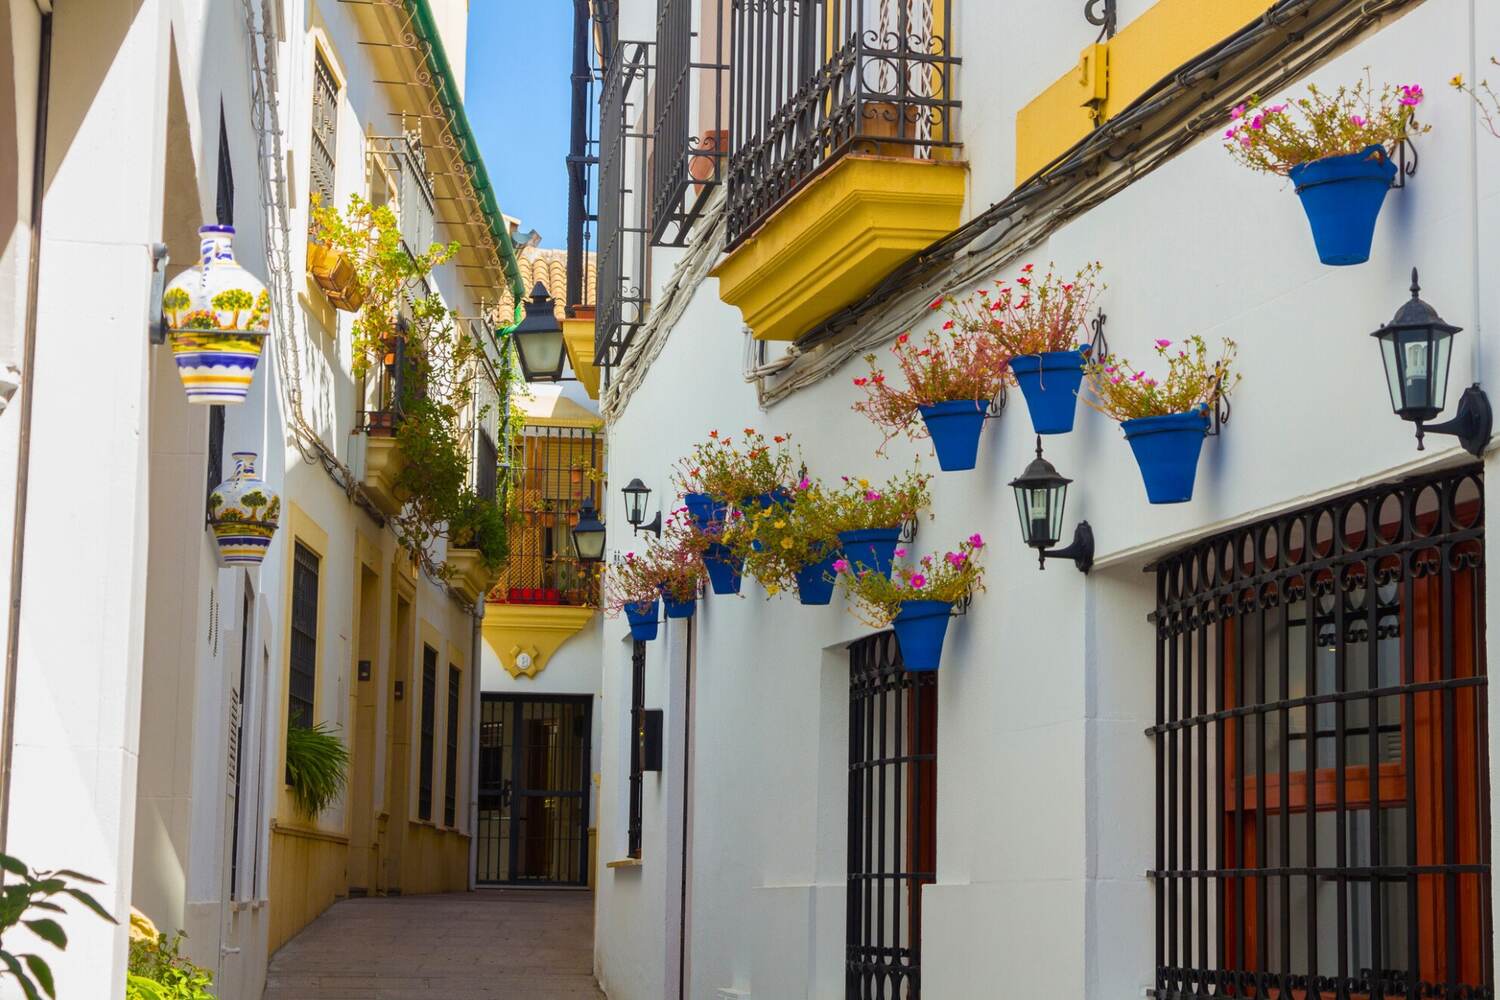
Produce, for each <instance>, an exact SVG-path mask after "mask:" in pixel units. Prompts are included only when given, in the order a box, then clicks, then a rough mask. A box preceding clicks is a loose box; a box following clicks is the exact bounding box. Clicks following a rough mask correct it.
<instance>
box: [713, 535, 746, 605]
mask: <svg viewBox="0 0 1500 1000" xmlns="http://www.w3.org/2000/svg"><path fill="white" fill-rule="evenodd" d="M703 568H704V569H706V570H708V585H709V588H710V589H711V590H712V591H713V592H714V593H715V594H738V593H739V592H740V579H741V574H742V573H743V572H744V569H745V560H743V559H736V558H735V555H734V550H733V549H731V548H730V547H729V546H727V545H720V544H719V543H718V542H713V543H711V544H710V545H709V546H708V551H707V552H704V553H703Z"/></svg>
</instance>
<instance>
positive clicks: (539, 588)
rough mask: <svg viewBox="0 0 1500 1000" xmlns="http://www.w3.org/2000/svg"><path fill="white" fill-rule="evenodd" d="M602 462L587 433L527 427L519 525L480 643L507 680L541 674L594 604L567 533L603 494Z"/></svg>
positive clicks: (590, 577) (594, 583)
mask: <svg viewBox="0 0 1500 1000" xmlns="http://www.w3.org/2000/svg"><path fill="white" fill-rule="evenodd" d="M603 461H604V443H603V440H602V438H601V437H600V436H599V435H598V434H597V433H595V432H594V430H592V429H591V428H587V427H575V426H549V425H541V426H528V427H527V428H526V433H525V435H524V436H523V438H522V442H521V454H520V463H521V469H520V472H519V474H518V476H517V481H516V485H515V487H514V488H515V489H516V490H517V491H518V496H517V501H518V504H519V507H520V524H519V525H517V526H515V527H513V528H512V529H511V546H510V558H509V559H508V560H507V562H506V566H505V571H504V572H503V573H502V574H501V576H500V580H499V582H498V583H496V585H495V586H494V588H493V589H492V590H491V591H490V594H489V603H488V605H487V606H486V610H485V618H484V634H485V639H486V641H488V642H489V643H490V645H491V648H493V649H494V651H495V654H496V655H497V656H498V657H499V659H500V662H501V664H502V665H503V666H504V667H505V669H506V670H507V671H509V672H510V674H511V675H512V676H522V675H525V676H535V675H536V674H537V673H539V672H540V671H541V670H542V669H543V668H545V667H546V665H547V661H548V659H549V658H550V657H551V656H552V654H553V653H554V652H556V651H557V649H558V647H559V646H561V645H562V644H563V642H565V641H566V640H567V639H568V638H569V637H570V636H572V635H573V634H575V633H576V632H578V631H579V630H580V629H582V628H583V627H584V626H585V625H587V624H588V622H589V620H590V619H591V618H593V616H594V612H595V610H596V609H597V608H598V606H599V581H598V577H597V576H596V575H595V574H594V573H592V572H590V571H589V570H588V569H586V568H585V567H583V566H580V565H579V564H578V561H577V559H576V558H574V555H573V545H572V538H571V532H572V527H573V525H574V524H575V523H576V522H577V520H578V510H579V508H580V507H581V506H582V505H583V501H584V500H585V499H586V498H587V499H591V500H593V501H595V503H597V502H598V500H599V499H600V497H601V492H602V491H601V488H600V486H599V484H598V483H597V482H595V481H594V480H593V478H592V475H591V473H592V472H593V470H597V469H600V468H602V467H603Z"/></svg>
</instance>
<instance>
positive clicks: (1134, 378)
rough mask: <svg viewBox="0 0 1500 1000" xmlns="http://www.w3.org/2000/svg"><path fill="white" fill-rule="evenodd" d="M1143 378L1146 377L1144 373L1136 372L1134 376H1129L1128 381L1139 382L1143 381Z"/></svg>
mask: <svg viewBox="0 0 1500 1000" xmlns="http://www.w3.org/2000/svg"><path fill="white" fill-rule="evenodd" d="M1145 377H1146V373H1145V372H1136V373H1135V374H1134V375H1132V376H1130V381H1132V382H1139V381H1140V380H1141V379H1143V378H1145Z"/></svg>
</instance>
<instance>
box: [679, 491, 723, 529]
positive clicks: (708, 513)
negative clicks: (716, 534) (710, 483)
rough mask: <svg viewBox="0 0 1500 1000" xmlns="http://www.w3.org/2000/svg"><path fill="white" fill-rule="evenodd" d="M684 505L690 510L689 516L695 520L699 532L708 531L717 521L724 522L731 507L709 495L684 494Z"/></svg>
mask: <svg viewBox="0 0 1500 1000" xmlns="http://www.w3.org/2000/svg"><path fill="white" fill-rule="evenodd" d="M682 505H683V506H684V507H686V508H687V509H688V516H689V517H691V518H692V519H693V523H694V524H695V525H697V527H698V530H699V531H707V530H708V526H709V525H710V524H713V523H714V522H716V521H718V522H722V521H723V520H724V515H725V512H726V511H727V509H728V506H729V505H728V504H722V503H719V502H718V501H716V500H714V498H713V497H712V496H710V495H708V494H707V493H684V494H683V496H682Z"/></svg>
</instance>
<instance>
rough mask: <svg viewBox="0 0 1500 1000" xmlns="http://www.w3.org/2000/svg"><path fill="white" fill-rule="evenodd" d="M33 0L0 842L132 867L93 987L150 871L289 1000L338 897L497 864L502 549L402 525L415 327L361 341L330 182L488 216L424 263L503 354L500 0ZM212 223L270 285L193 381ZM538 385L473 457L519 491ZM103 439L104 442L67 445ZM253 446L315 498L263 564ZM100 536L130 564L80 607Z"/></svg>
mask: <svg viewBox="0 0 1500 1000" xmlns="http://www.w3.org/2000/svg"><path fill="white" fill-rule="evenodd" d="M0 20H4V22H5V27H6V44H5V45H4V46H3V48H4V53H5V57H6V58H7V59H8V60H9V65H8V67H7V71H6V76H7V79H11V78H13V79H14V81H15V87H14V88H13V89H8V90H7V94H8V95H10V94H13V95H14V100H12V99H11V97H10V96H7V98H6V101H5V102H4V103H5V105H6V109H7V110H6V112H5V115H6V118H7V120H8V124H7V125H6V126H5V129H6V134H7V135H10V134H11V133H12V132H13V133H14V139H15V141H13V142H7V143H4V144H0V146H3V147H4V152H3V153H0V161H3V167H0V170H3V187H4V190H5V192H6V201H5V203H6V210H5V211H6V214H5V216H4V220H3V221H4V223H5V227H6V228H5V234H6V242H5V244H4V257H3V264H0V289H3V291H0V303H3V309H4V311H5V315H6V316H7V317H8V318H9V319H13V320H14V322H6V323H4V324H0V325H3V326H4V327H5V329H6V338H7V339H6V340H5V341H4V342H3V343H0V369H3V370H5V371H6V372H8V373H9V374H8V375H7V379H8V381H7V383H6V386H7V392H6V393H5V395H6V398H7V399H8V400H9V403H10V405H8V406H7V407H6V408H5V410H4V412H3V414H0V465H3V466H4V467H5V468H7V469H16V470H18V475H16V476H12V475H4V476H0V479H3V481H4V484H5V485H4V487H3V492H4V502H5V503H6V504H7V505H8V506H7V510H10V509H12V505H13V506H14V509H15V510H16V517H15V519H14V524H15V525H16V526H17V527H18V529H19V530H18V531H14V532H12V531H7V532H5V533H3V534H0V553H3V554H4V562H5V565H6V566H7V567H8V569H9V570H10V572H9V573H8V574H7V575H6V580H7V583H6V584H5V586H6V587H7V594H8V596H9V597H10V599H11V600H10V601H9V602H8V606H9V607H11V608H12V609H13V613H12V615H11V616H10V617H9V619H8V623H7V625H6V626H4V628H5V633H4V634H5V637H6V642H7V653H8V656H7V669H6V673H5V675H4V679H3V690H4V694H5V698H6V714H5V718H4V723H3V730H4V742H3V747H0V750H3V753H4V760H3V765H4V773H5V775H6V779H5V785H6V787H5V788H4V796H3V800H4V802H5V810H4V816H5V822H4V824H3V830H0V843H3V850H4V851H5V852H6V853H9V854H12V855H15V856H17V857H19V858H21V859H22V860H24V861H25V862H26V863H27V864H30V865H32V866H34V867H36V868H40V869H50V868H69V869H74V870H78V871H82V872H85V873H87V874H89V875H91V876H94V877H96V878H99V879H101V880H102V882H103V885H102V886H100V888H99V893H98V895H99V897H100V899H101V901H102V902H103V904H104V905H105V906H106V907H107V908H108V909H109V910H110V911H111V912H112V913H113V914H114V915H115V916H116V917H117V918H118V921H119V923H118V924H117V925H116V926H113V927H111V926H108V925H106V924H105V923H104V922H103V921H97V920H93V919H92V918H89V917H87V915H86V914H81V913H80V914H78V915H70V916H69V917H68V920H67V929H68V933H69V937H70V945H69V947H68V949H67V951H66V952H65V953H64V954H63V955H61V956H60V957H58V958H57V959H56V960H55V961H53V962H52V965H53V969H54V970H55V971H56V972H57V991H58V994H59V995H61V996H69V997H85V996H88V997H119V996H122V995H123V991H124V974H125V966H126V955H127V930H128V925H129V919H128V918H129V916H130V912H131V909H132V906H134V907H135V908H137V909H138V910H140V911H141V912H142V913H144V914H145V915H146V916H147V917H149V918H150V919H151V920H152V921H153V922H154V923H155V924H156V925H157V926H158V927H159V928H160V929H162V930H163V931H166V932H168V933H169V934H170V933H172V932H174V931H176V930H177V929H182V930H185V931H186V932H187V936H186V938H185V940H184V942H183V952H184V954H185V955H186V956H187V957H189V958H191V959H192V960H193V961H194V962H196V963H197V964H198V965H200V966H203V967H205V968H207V969H208V970H210V971H211V972H213V973H214V977H215V985H214V987H213V989H214V993H215V995H216V996H220V997H224V998H246V1000H256V998H259V997H260V995H261V992H262V989H263V987H264V983H265V979H266V969H267V963H268V958H269V956H270V954H271V953H272V952H274V951H275V950H276V949H277V948H278V947H280V946H281V945H282V944H283V943H285V942H286V941H287V940H288V939H289V938H291V937H292V936H293V935H294V934H296V933H297V932H298V931H299V930H300V929H301V928H302V927H304V926H305V925H306V924H307V923H309V922H310V921H311V920H313V919H314V918H315V917H317V916H318V915H319V914H320V913H321V912H322V911H323V910H324V909H326V908H327V907H328V906H329V905H330V904H331V903H332V902H333V901H334V900H336V899H338V898H342V897H346V896H350V895H362V894H397V893H402V894H414V893H425V892H439V891H453V890H465V889H467V888H469V887H470V886H471V884H472V878H471V873H472V867H473V862H474V858H473V848H474V836H473V833H474V827H475V822H476V818H477V817H476V803H475V800H474V795H473V789H474V785H475V773H476V767H477V759H478V758H477V748H478V739H477V737H478V715H479V706H480V684H479V674H480V648H481V634H480V621H481V619H482V617H483V605H484V602H483V595H484V594H485V593H486V591H487V590H488V589H489V584H490V582H491V580H492V573H491V572H490V571H488V570H486V569H485V568H484V566H483V565H482V562H481V559H480V553H479V551H478V549H477V548H475V549H471V548H466V547H461V546H459V545H456V544H453V543H452V542H451V541H449V540H447V539H445V538H442V537H439V538H435V539H433V540H431V542H430V543H429V544H428V545H426V546H425V547H423V548H421V549H420V550H416V551H414V550H412V549H411V548H410V547H409V546H406V545H404V544H403V537H404V536H401V535H400V534H399V533H398V532H397V530H396V524H397V523H398V522H399V520H400V518H401V516H402V513H403V510H404V509H405V505H406V503H407V500H408V497H407V495H406V494H405V493H404V492H403V491H402V489H401V487H400V484H399V482H398V479H399V473H400V469H401V467H402V464H403V462H404V460H405V456H404V455H403V452H402V445H401V443H400V438H399V435H398V434H397V433H396V432H397V430H398V429H399V427H400V426H401V422H402V420H403V414H402V411H401V400H402V399H403V398H405V397H403V396H402V395H401V392H400V379H401V378H402V372H403V371H404V370H405V369H403V367H402V362H401V360H400V352H401V345H399V344H393V345H392V347H391V350H392V352H393V354H394V355H395V356H396V360H395V361H389V362H388V363H387V364H385V365H378V366H376V367H375V368H374V369H373V370H372V371H369V372H366V373H363V374H357V372H356V367H355V365H354V361H353V355H354V350H353V346H352V344H353V337H354V334H353V330H352V327H353V323H354V321H355V318H356V315H357V313H356V312H355V311H353V310H355V309H357V308H358V303H357V301H356V299H357V298H358V293H359V292H360V289H359V288H358V287H357V283H356V284H354V285H351V284H350V283H349V281H348V273H347V271H345V272H343V273H339V272H336V271H334V270H333V269H332V268H331V267H330V266H328V265H329V261H328V259H327V257H326V255H322V256H320V248H319V247H316V246H314V243H313V239H312V236H313V233H314V232H315V228H316V227H315V226H314V225H313V221H312V217H311V210H312V205H313V204H314V203H321V204H323V205H337V206H339V207H340V208H341V209H343V208H344V207H345V206H347V205H348V203H349V199H350V196H352V195H358V196H360V197H362V198H364V199H366V200H368V201H371V202H372V203H374V204H377V205H380V206H383V207H386V208H389V209H390V210H391V211H392V212H393V213H394V218H395V219H396V222H397V225H398V226H399V227H400V236H401V239H402V241H403V242H404V245H405V246H406V247H407V249H409V250H411V251H412V252H413V253H418V252H421V251H424V250H426V248H427V245H428V244H430V243H433V242H439V243H448V242H450V241H451V242H455V243H457V244H458V245H459V250H458V252H457V254H456V255H455V256H454V257H453V259H452V260H451V261H448V262H447V263H444V264H442V265H441V266H439V267H438V268H437V269H435V270H434V271H433V272H432V274H431V275H430V276H429V277H428V278H427V287H426V288H425V290H424V294H425V293H436V294H437V295H439V296H440V297H441V299H442V302H443V304H444V307H445V309H447V310H450V311H451V313H452V314H453V317H454V322H455V323H457V324H458V325H459V329H460V333H461V336H463V337H467V338H472V340H473V342H474V343H475V344H476V345H477V347H478V358H479V361H478V364H481V365H489V366H492V367H494V368H496V369H504V368H505V366H506V365H507V363H508V358H507V354H508V351H507V349H506V347H505V345H504V341H503V339H502V337H501V333H500V332H499V331H503V329H504V328H506V327H508V326H510V325H511V324H512V322H513V319H514V318H515V317H513V316H512V315H510V314H507V315H505V316H504V317H503V318H502V319H501V321H500V322H497V321H496V320H497V316H496V306H497V304H498V303H499V302H500V301H501V299H502V298H505V299H507V300H508V301H511V302H515V301H518V300H519V296H520V292H521V286H520V284H519V278H520V275H519V270H518V268H517V262H516V258H515V252H514V248H513V246H512V244H511V241H510V227H509V225H508V224H507V223H506V221H505V219H504V217H503V216H502V215H501V213H500V210H499V208H498V205H497V204H496V197H495V193H494V191H493V189H492V188H491V187H490V183H489V180H488V177H487V175H486V173H485V167H484V163H483V160H482V158H481V157H480V156H479V154H478V151H477V146H476V143H475V139H474V136H473V134H472V132H471V130H470V129H469V126H468V123H467V119H466V117H465V115H464V111H463V85H462V81H463V59H464V52H465V47H466V41H467V40H466V22H467V4H465V3H462V2H458V0H453V2H449V0H435V2H429V0H414V2H409V3H408V2H405V0H396V2H390V3H387V2H380V3H374V4H345V3H323V2H312V0H310V2H307V3H302V2H274V3H273V2H266V3H261V2H258V0H246V2H243V3H241V2H238V0H235V2H223V3H192V2H181V3H179V2H161V3H158V2H154V0H147V2H141V3H81V4H80V3H68V4H59V5H57V6H56V8H55V9H54V8H53V6H52V5H51V4H50V3H46V2H42V3H36V2H33V0H24V2H23V0H15V2H11V3H9V4H8V5H7V6H6V8H5V11H4V16H3V18H0ZM12 105H13V106H12ZM34 153H36V154H37V155H33V154H34ZM33 177H35V178H36V179H37V183H33ZM12 189H14V191H15V198H14V200H13V201H12V200H11V197H10V195H11V191H12ZM205 224H208V225H220V226H231V227H233V229H234V251H235V254H236V256H237V259H238V260H239V262H240V264H241V265H242V266H243V267H245V269H246V270H248V271H249V272H250V273H251V274H252V275H253V276H254V277H255V278H256V279H257V280H258V281H260V282H262V283H263V284H264V285H265V286H266V287H267V290H268V293H269V299H270V302H271V307H272V317H273V318H272V324H271V331H270V334H269V336H268V337H267V343H266V346H265V349H264V351H263V353H262V356H261V359H260V363H259V367H258V370H257V372H256V374H255V376H254V380H253V382H252V383H251V387H250V391H249V394H248V396H247V398H246V399H245V401H244V402H243V403H240V404H238V405H228V406H199V405H192V404H190V403H188V402H187V399H186V396H185V394H184V391H183V385H182V383H181V382H180V381H179V378H178V372H177V365H176V364H175V363H174V355H173V353H172V348H171V346H170V345H169V344H156V343H153V340H152V338H151V336H150V326H151V324H152V322H153V321H154V320H156V319H157V318H158V317H159V316H160V315H161V312H162V310H161V307H160V305H159V297H160V294H161V285H160V280H158V282H157V284H156V285H155V291H154V292H153V271H154V270H155V271H157V272H160V273H159V278H160V277H164V278H171V277H173V276H175V275H176V274H177V273H178V272H179V271H181V270H183V269H184V268H186V267H188V266H190V265H191V264H192V263H193V262H194V261H195V260H196V259H198V257H199V252H200V247H199V236H198V234H197V230H198V227H199V226H201V225H205ZM156 246H161V247H163V248H164V249H165V256H166V257H168V258H170V262H167V261H165V260H163V259H162V258H161V255H160V254H156V255H153V247H156ZM80 279H83V280H86V281H88V283H89V284H90V286H91V291H90V292H89V293H87V294H84V295H80V294H79V290H78V287H77V283H78V282H79V280H80ZM153 296H154V297H153ZM85 302H87V303H89V304H87V305H84V304H83V303H85ZM393 383H395V384H394V385H393ZM498 384H499V385H501V386H503V385H504V384H505V380H504V378H501V379H500V380H499V382H498ZM80 392H82V393H83V394H84V396H85V397H86V398H88V399H89V400H91V402H92V404H93V405H92V406H90V407H88V408H87V412H86V411H85V409H83V408H80V407H79V406H78V403H79V401H80V399H81V398H84V397H80V395H79V393H80ZM12 393H13V394H12ZM502 395H503V393H501V392H500V391H499V390H495V389H494V388H493V386H491V387H490V388H487V389H484V390H480V391H476V393H475V398H474V399H473V400H472V402H470V403H468V404H466V408H465V410H464V413H463V414H462V416H461V421H462V437H463V442H462V448H463V449H464V451H465V453H466V454H467V458H466V459H465V461H466V462H467V465H468V471H467V473H466V477H467V480H468V482H469V483H470V485H471V486H472V488H473V489H474V490H475V492H476V493H477V494H479V495H480V496H481V497H487V498H488V499H489V500H492V501H493V500H494V499H495V497H496V495H497V494H496V491H497V490H498V489H499V488H500V487H499V478H500V470H499V467H498V460H497V455H498V445H497V442H498V441H500V439H501V432H502V429H503V421H502V419H501V418H502V415H503V414H504V413H505V411H506V409H507V405H508V403H507V400H506V399H504V398H501V397H502ZM80 441H87V442H88V446H87V448H86V449H85V450H87V451H88V452H89V456H90V457H89V458H88V459H86V460H84V461H83V462H82V463H80V462H76V461H72V460H63V459H61V455H62V454H63V449H70V450H71V449H75V448H77V447H78V442H80ZM64 442H72V444H64ZM240 452H253V453H255V454H256V456H257V462H256V467H257V472H258V475H259V476H260V477H261V478H262V479H263V480H264V481H265V483H266V485H267V487H269V489H270V490H272V491H274V492H275V493H276V494H277V495H278V496H279V497H280V501H281V508H280V515H281V516H280V523H279V528H278V530H277V531H276V533H275V535H274V538H273V540H272V542H271V544H270V547H269V549H268V550H267V552H266V554H265V557H264V561H263V562H261V563H260V564H259V565H258V566H255V567H244V566H225V565H224V564H223V563H221V561H220V559H219V554H218V550H217V547H216V544H215V540H214V535H213V533H212V532H211V531H210V530H209V527H208V518H209V515H210V507H209V492H210V490H211V489H212V488H213V487H214V486H216V485H218V484H220V483H222V482H224V481H225V480H226V479H228V478H229V477H230V475H231V473H233V472H234V468H235V466H234V461H233V460H232V459H231V455H232V454H233V453H240ZM84 484H87V485H84ZM80 487H81V488H80ZM7 523H8V524H9V523H11V519H10V518H7ZM69 566H71V567H73V568H74V570H75V571H76V570H79V569H82V570H83V572H84V577H83V579H86V580H88V581H89V582H90V588H89V589H90V591H91V592H92V593H93V595H94V599H93V600H91V601H89V602H87V605H88V610H87V611H84V612H82V613H81V612H80V603H79V601H78V600H77V598H76V596H74V595H73V594H72V592H71V590H72V588H71V587H68V586H65V585H64V583H63V575H62V574H64V573H65V572H67V570H66V569H65V567H69ZM85 567H86V568H85ZM314 725H319V726H323V727H324V728H326V730H327V731H328V732H331V733H333V734H335V735H336V737H337V739H338V740H339V741H340V742H341V743H342V744H343V745H344V746H345V748H346V749H347V751H348V753H349V763H348V767H347V784H346V786H345V787H344V789H343V790H342V792H341V793H340V794H338V795H336V796H335V797H334V800H333V802H332V803H331V804H330V805H329V806H328V807H327V808H324V809H322V810H321V811H320V812H319V813H318V814H317V815H315V816H310V815H308V814H307V813H306V812H305V811H304V809H303V808H301V807H299V805H298V804H297V802H296V801H295V800H294V796H293V793H292V786H291V784H290V783H289V782H290V772H289V770H288V763H287V746H288V740H289V731H290V730H293V729H295V728H299V727H312V726H314Z"/></svg>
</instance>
